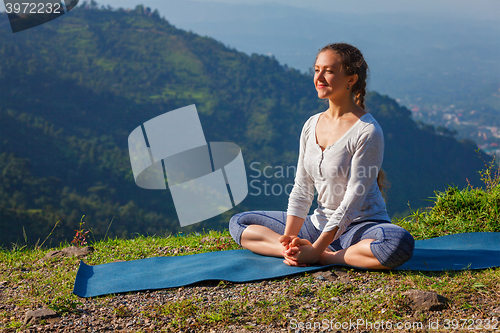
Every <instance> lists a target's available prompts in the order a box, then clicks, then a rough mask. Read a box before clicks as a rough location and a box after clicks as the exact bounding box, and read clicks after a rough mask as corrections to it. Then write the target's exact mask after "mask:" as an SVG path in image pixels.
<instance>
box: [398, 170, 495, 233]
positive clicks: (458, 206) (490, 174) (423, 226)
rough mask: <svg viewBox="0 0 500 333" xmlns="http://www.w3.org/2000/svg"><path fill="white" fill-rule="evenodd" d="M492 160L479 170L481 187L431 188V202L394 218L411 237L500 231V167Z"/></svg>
mask: <svg viewBox="0 0 500 333" xmlns="http://www.w3.org/2000/svg"><path fill="white" fill-rule="evenodd" d="M493 166H494V164H493V163H491V164H490V165H489V166H487V168H486V170H485V171H481V178H482V180H483V182H484V183H485V186H484V188H474V187H472V186H470V185H469V186H467V187H466V188H465V189H462V190H460V189H458V188H457V187H455V186H449V187H448V189H447V190H446V191H444V192H435V194H436V196H435V197H434V198H432V199H433V206H432V207H429V208H428V209H424V210H420V209H417V210H416V211H414V212H413V213H412V215H410V216H408V217H405V218H402V219H396V221H394V222H395V223H396V224H398V225H400V226H401V227H403V228H405V229H406V230H408V231H409V232H410V233H411V234H412V235H413V237H414V238H415V239H427V238H433V237H438V236H444V235H448V234H456V233H464V232H500V168H499V169H498V170H496V171H494V170H493Z"/></svg>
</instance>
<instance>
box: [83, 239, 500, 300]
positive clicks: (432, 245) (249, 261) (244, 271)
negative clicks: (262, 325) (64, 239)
mask: <svg viewBox="0 0 500 333" xmlns="http://www.w3.org/2000/svg"><path fill="white" fill-rule="evenodd" d="M330 266H335V265H329V266H309V267H291V266H288V265H286V264H284V263H283V259H282V258H275V257H267V256H261V255H258V254H255V253H253V252H251V251H248V250H231V251H220V252H209V253H199V254H193V255H186V256H177V257H154V258H147V259H140V260H132V261H124V262H113V263H108V264H102V265H96V266H89V265H86V264H85V263H84V262H83V261H82V262H80V267H79V268H78V273H77V274H76V279H75V285H74V288H73V293H74V294H76V295H78V296H80V297H94V296H99V295H106V294H117V293H124V292H129V291H140V290H154V289H164V288H175V287H180V286H185V285H189V284H193V283H196V282H200V281H210V280H216V281H218V280H224V281H230V282H249V281H258V280H265V279H271V278H278V277H283V276H287V275H294V274H298V273H302V272H312V271H318V270H324V269H325V268H327V267H330ZM499 266H500V233H499V232H478V233H465V234H455V235H448V236H442V237H437V238H432V239H425V240H420V241H416V242H415V252H414V254H413V258H412V259H411V260H409V261H408V262H406V263H405V264H404V265H402V266H399V267H397V268H395V269H394V270H414V271H441V270H461V269H483V268H489V267H499Z"/></svg>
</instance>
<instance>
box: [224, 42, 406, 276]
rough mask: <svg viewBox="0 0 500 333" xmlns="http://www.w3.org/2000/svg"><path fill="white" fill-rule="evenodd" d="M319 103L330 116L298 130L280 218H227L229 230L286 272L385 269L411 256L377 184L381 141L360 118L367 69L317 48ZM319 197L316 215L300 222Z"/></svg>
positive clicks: (369, 121)
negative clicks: (330, 267)
mask: <svg viewBox="0 0 500 333" xmlns="http://www.w3.org/2000/svg"><path fill="white" fill-rule="evenodd" d="M314 69H315V74H314V84H315V86H316V90H317V92H318V97H319V98H321V99H328V102H329V108H328V109H327V110H326V111H325V112H321V113H318V114H315V115H313V116H311V117H310V118H309V119H308V120H307V121H306V123H305V124H304V127H303V129H302V133H301V136H300V151H299V161H298V167H297V174H296V177H295V184H294V187H293V189H292V192H291V193H290V197H289V201H288V209H287V212H286V213H285V212H274V211H265V212H264V211H254V212H244V213H239V214H236V215H234V216H233V217H232V218H231V220H230V222H229V230H230V232H231V235H232V236H233V238H234V239H235V241H236V242H237V243H238V244H240V245H241V246H243V247H245V248H247V249H249V250H251V251H253V252H256V253H259V254H263V255H269V256H276V257H284V259H285V260H284V263H286V264H288V265H291V266H306V265H309V264H313V263H319V264H321V265H327V264H334V263H338V264H347V265H351V266H356V267H361V268H372V269H391V268H394V267H397V266H400V265H402V264H403V263H404V262H406V261H407V260H409V259H410V258H411V256H412V254H413V248H414V240H413V237H412V236H411V235H410V234H409V233H408V232H407V231H406V230H404V229H403V228H401V227H399V226H397V225H394V224H391V222H390V218H389V215H388V214H387V211H386V207H385V201H384V199H383V197H382V193H381V191H380V188H379V184H378V182H377V179H378V178H379V175H380V173H381V171H380V167H381V165H382V159H383V153H384V137H383V133H382V129H381V128H380V125H379V124H378V123H377V121H376V120H375V119H374V118H373V117H372V116H371V115H370V114H369V113H367V112H366V111H365V110H364V95H365V87H366V78H367V72H368V65H367V64H366V62H365V60H364V58H363V55H362V54H361V52H360V51H359V50H358V49H357V48H355V47H354V46H351V45H349V44H345V43H338V44H330V45H327V46H325V47H324V48H322V49H321V50H320V51H319V53H318V54H317V56H316V62H315V65H314ZM314 188H316V190H317V192H318V198H317V202H318V207H317V208H316V210H315V211H314V213H313V214H312V215H309V216H308V215H307V214H308V212H309V208H310V206H311V203H312V200H313V197H314Z"/></svg>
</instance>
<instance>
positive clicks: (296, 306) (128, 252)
mask: <svg viewBox="0 0 500 333" xmlns="http://www.w3.org/2000/svg"><path fill="white" fill-rule="evenodd" d="M490 170H491V168H490ZM488 175H489V176H488ZM488 177H489V178H488ZM483 178H484V179H483V180H485V187H484V189H480V188H472V187H470V186H468V187H467V188H465V189H462V190H459V189H457V188H456V187H450V188H449V189H448V190H447V191H445V192H442V193H436V197H435V199H434V205H433V206H432V207H431V208H429V209H426V210H422V211H420V210H418V211H415V212H414V213H413V214H412V215H411V216H409V217H406V218H404V219H399V220H397V221H395V222H396V223H398V224H399V225H401V226H403V227H404V228H406V229H407V230H409V231H410V232H411V233H412V234H413V235H414V236H415V238H416V239H423V238H430V237H436V236H441V235H446V234H452V233H461V232H477V231H496V232H500V224H499V223H500V222H499V220H500V216H499V214H498V213H499V206H500V184H499V179H500V177H498V172H496V173H495V174H492V173H491V172H490V173H489V174H485V173H484V172H483ZM69 245H70V244H69V243H66V244H61V246H60V247H59V248H58V249H61V248H63V247H67V246H69ZM90 245H91V246H93V247H94V248H95V251H94V252H93V253H92V254H90V255H88V256H87V258H86V259H85V262H86V263H87V264H90V265H98V264H103V263H108V262H112V261H115V260H135V259H142V258H148V257H154V256H173V255H187V254H194V253H202V252H211V251H222V250H230V249H238V248H240V247H239V246H238V245H237V244H236V243H235V242H234V241H233V240H232V238H231V236H230V234H229V232H228V231H227V230H225V231H223V232H217V231H207V232H203V233H202V234H191V235H175V236H170V237H156V236H147V237H146V236H142V235H137V237H135V238H134V239H128V240H123V239H107V240H101V241H97V242H91V244H90ZM50 250H53V249H43V248H41V247H39V246H30V245H23V246H20V245H17V246H15V247H14V248H13V249H0V283H2V281H7V282H6V284H4V287H7V288H9V289H12V290H15V292H11V293H5V292H2V291H0V296H1V297H2V299H1V303H3V304H4V305H5V306H12V307H13V306H17V307H18V309H17V310H2V309H12V308H7V307H4V308H0V329H2V328H5V329H7V328H13V329H24V328H25V327H23V324H22V321H23V315H24V313H25V311H26V310H28V309H36V308H39V307H40V306H41V305H43V304H45V305H46V306H48V307H49V308H52V309H53V310H55V311H56V312H58V313H59V314H60V315H61V316H66V315H70V314H74V313H78V309H79V308H81V307H82V306H83V302H85V301H86V300H83V299H80V298H78V297H77V296H75V295H73V294H72V288H73V282H74V279H75V276H76V271H77V269H78V265H79V262H80V259H78V258H76V257H55V258H52V259H44V256H45V255H46V253H47V252H49V251H50ZM344 270H345V271H346V272H347V274H348V276H349V278H350V281H351V282H349V283H343V282H337V283H331V282H321V281H320V280H318V279H316V278H314V277H312V276H311V275H310V274H305V275H302V276H295V277H286V278H283V279H276V280H273V281H270V282H269V283H272V284H273V288H275V289H276V290H279V292H276V293H268V294H262V295H261V294H258V297H255V294H253V297H251V296H252V295H251V292H255V291H250V289H249V287H248V286H249V285H248V284H239V285H236V284H232V283H229V282H224V281H221V282H220V283H219V284H218V285H217V286H212V287H210V286H209V287H207V292H213V291H217V290H221V291H233V292H234V293H233V295H234V296H233V297H231V298H229V299H224V298H217V297H215V298H213V299H211V301H206V300H205V301H204V300H203V299H201V298H197V297H193V298H188V299H179V300H177V301H172V302H168V303H166V304H158V305H156V306H154V307H151V308H148V309H147V310H144V311H142V312H141V315H140V316H141V317H140V318H139V320H144V319H146V318H147V319H148V320H152V321H153V322H155V323H159V324H160V323H162V322H164V321H165V318H167V321H168V325H169V326H168V328H167V329H175V330H179V329H185V328H197V329H202V328H203V329H204V330H206V328H207V327H209V328H214V329H215V330H216V331H217V329H216V328H217V327H224V326H228V325H237V326H238V327H241V328H246V329H249V330H252V329H253V328H254V327H255V325H266V326H269V325H274V326H272V327H276V328H289V327H290V320H291V318H293V319H295V320H297V321H312V320H317V321H321V320H323V319H328V320H333V319H335V321H337V322H344V321H349V320H357V319H358V318H363V319H366V320H368V321H372V322H375V321H381V320H384V321H388V320H389V321H392V322H397V321H404V320H407V321H422V322H426V321H429V320H431V319H434V320H435V319H436V318H440V319H441V320H444V319H447V318H448V319H458V320H459V319H460V318H471V316H476V317H478V318H488V316H489V315H488V311H489V310H490V309H491V306H492V304H493V306H496V307H498V306H499V305H500V294H499V293H498V291H497V288H498V285H500V269H498V268H492V269H486V270H480V271H470V270H463V271H453V272H452V271H444V272H407V271H401V272H399V271H398V272H393V271H388V272H382V271H357V270H354V269H344ZM186 288H190V287H186ZM409 289H420V290H427V291H435V292H437V293H439V294H442V295H444V296H445V297H447V298H449V299H450V302H449V305H448V308H447V309H445V310H443V311H441V312H439V313H436V312H413V311H411V309H410V308H409V307H408V306H407V305H406V304H405V302H404V297H403V296H402V293H403V292H404V291H406V290H409ZM167 292H169V291H167ZM172 292H175V290H173V291H172ZM2 293H3V294H2ZM113 297H114V296H113V295H108V296H103V297H98V298H95V299H94V300H93V301H94V302H96V303H98V304H100V305H101V306H107V303H108V302H109V300H111V299H113ZM484 300H489V303H488V304H485V303H484ZM113 314H114V315H115V316H116V317H119V318H121V317H130V316H131V312H130V309H129V308H127V307H125V306H119V307H117V308H115V309H113ZM208 331H210V329H208Z"/></svg>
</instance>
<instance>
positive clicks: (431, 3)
mask: <svg viewBox="0 0 500 333" xmlns="http://www.w3.org/2000/svg"><path fill="white" fill-rule="evenodd" d="M159 1H161V0H98V1H97V3H98V4H101V5H105V6H106V5H110V6H111V7H114V8H119V7H123V8H133V7H135V6H136V5H138V4H143V5H145V6H148V7H151V8H153V9H154V8H155V6H154V4H155V3H158V2H159ZM179 1H183V0H179ZM198 1H200V2H206V3H210V2H212V3H217V2H218V3H221V2H222V3H232V4H242V3H244V4H261V3H268V4H269V3H279V4H282V5H288V6H294V7H302V8H307V9H312V10H319V11H325V10H326V11H330V10H332V8H334V10H335V11H338V12H345V13H354V14H356V13H357V14H370V13H399V12H407V13H420V14H427V15H432V16H443V17H455V18H472V19H477V20H485V19H486V20H495V19H496V20H498V18H499V17H500V0H350V1H344V0H343V1H335V0H307V1H306V0H198ZM81 2H83V1H82V0H80V3H81ZM0 11H5V5H4V3H3V1H0ZM160 14H161V15H165V14H166V13H161V11H160Z"/></svg>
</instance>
